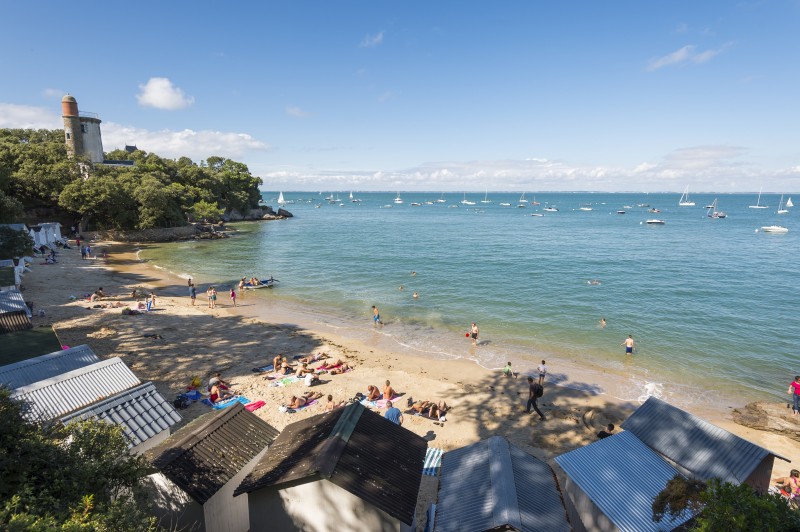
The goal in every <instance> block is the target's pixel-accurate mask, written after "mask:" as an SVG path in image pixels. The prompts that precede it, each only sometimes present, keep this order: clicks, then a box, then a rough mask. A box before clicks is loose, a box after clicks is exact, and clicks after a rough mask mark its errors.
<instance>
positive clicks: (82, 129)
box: [81, 124, 86, 133]
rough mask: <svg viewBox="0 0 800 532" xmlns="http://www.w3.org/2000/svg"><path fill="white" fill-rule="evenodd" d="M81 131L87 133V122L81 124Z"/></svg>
mask: <svg viewBox="0 0 800 532" xmlns="http://www.w3.org/2000/svg"><path fill="white" fill-rule="evenodd" d="M81 133H86V124H81Z"/></svg>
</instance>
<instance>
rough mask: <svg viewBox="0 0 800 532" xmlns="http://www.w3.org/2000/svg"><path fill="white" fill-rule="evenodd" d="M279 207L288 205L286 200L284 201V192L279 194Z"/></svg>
mask: <svg viewBox="0 0 800 532" xmlns="http://www.w3.org/2000/svg"><path fill="white" fill-rule="evenodd" d="M278 205H286V200H285V199H283V192H281V193H279V194H278Z"/></svg>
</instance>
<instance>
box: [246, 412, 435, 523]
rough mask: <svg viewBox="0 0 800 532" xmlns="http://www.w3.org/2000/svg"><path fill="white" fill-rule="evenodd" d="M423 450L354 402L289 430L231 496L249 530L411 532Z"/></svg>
mask: <svg viewBox="0 0 800 532" xmlns="http://www.w3.org/2000/svg"><path fill="white" fill-rule="evenodd" d="M426 449H427V442H426V441H425V439H423V438H422V437H421V436H418V435H416V434H414V433H413V432H411V431H410V430H407V429H404V428H403V427H401V426H400V425H397V424H395V423H393V422H391V421H389V420H388V419H386V418H384V417H383V416H381V415H380V414H377V413H375V412H371V411H370V410H367V409H366V408H365V407H364V406H362V405H361V404H359V403H352V404H350V405H348V406H346V407H343V408H338V409H336V410H334V411H333V412H329V413H324V414H319V415H316V416H312V417H309V418H306V419H304V420H302V421H298V422H296V423H292V424H291V425H288V426H287V427H286V428H285V429H283V431H282V432H281V435H280V436H278V438H277V439H276V440H275V441H274V442H273V444H272V445H271V446H270V448H269V450H268V451H267V453H266V454H265V455H264V457H263V458H262V459H261V460H260V461H259V463H258V465H256V467H255V468H254V469H253V471H252V472H251V473H250V474H249V475H247V477H246V478H245V479H244V481H243V482H242V483H241V485H240V486H239V487H238V488H237V489H236V491H235V492H234V493H235V495H237V496H240V497H241V496H243V495H244V494H247V495H249V497H250V499H249V509H250V529H251V530H252V531H253V532H257V531H262V530H263V531H267V530H270V531H271V530H309V531H312V530H313V531H322V530H336V531H341V532H345V531H363V530H380V531H382V532H388V531H392V530H395V531H406V530H413V529H415V524H414V512H415V508H416V504H417V494H418V493H419V485H420V482H421V479H422V467H423V464H424V461H425V452H426Z"/></svg>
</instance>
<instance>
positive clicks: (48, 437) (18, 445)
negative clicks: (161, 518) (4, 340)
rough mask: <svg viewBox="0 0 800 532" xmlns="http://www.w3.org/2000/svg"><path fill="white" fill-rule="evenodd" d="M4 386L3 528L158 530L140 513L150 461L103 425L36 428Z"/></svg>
mask: <svg viewBox="0 0 800 532" xmlns="http://www.w3.org/2000/svg"><path fill="white" fill-rule="evenodd" d="M10 395H11V392H10V391H9V390H8V389H6V388H0V528H3V529H4V530H70V531H71V530H76V531H77V530H81V531H82V530H87V531H89V530H92V531H93V530H97V531H100V530H103V531H105V530H108V531H112V530H120V531H128V530H130V531H135V530H154V529H155V524H154V519H153V518H151V517H149V516H147V515H146V514H145V513H144V511H143V510H142V509H141V504H142V500H143V499H142V496H143V491H142V480H143V479H144V477H145V476H146V473H147V469H146V464H145V461H144V459H143V458H142V457H140V456H133V455H131V454H129V453H128V448H127V444H126V441H125V437H124V435H123V433H122V429H121V428H120V427H119V426H117V425H111V424H108V423H104V422H101V421H82V422H75V423H70V424H69V425H68V426H66V427H64V426H61V425H60V424H53V425H48V424H43V425H37V424H34V423H32V422H30V421H28V420H27V419H26V418H25V417H24V415H23V413H24V411H25V408H26V406H25V404H23V403H20V402H17V401H15V400H14V399H12V398H11V396H10Z"/></svg>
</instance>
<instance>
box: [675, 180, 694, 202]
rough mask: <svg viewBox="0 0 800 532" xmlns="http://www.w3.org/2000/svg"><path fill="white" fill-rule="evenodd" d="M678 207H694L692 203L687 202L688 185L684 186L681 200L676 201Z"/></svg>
mask: <svg viewBox="0 0 800 532" xmlns="http://www.w3.org/2000/svg"><path fill="white" fill-rule="evenodd" d="M678 205H680V206H681V207H694V202H693V201H689V185H686V189H685V190H684V191H683V194H681V199H680V200H679V201H678Z"/></svg>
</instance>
